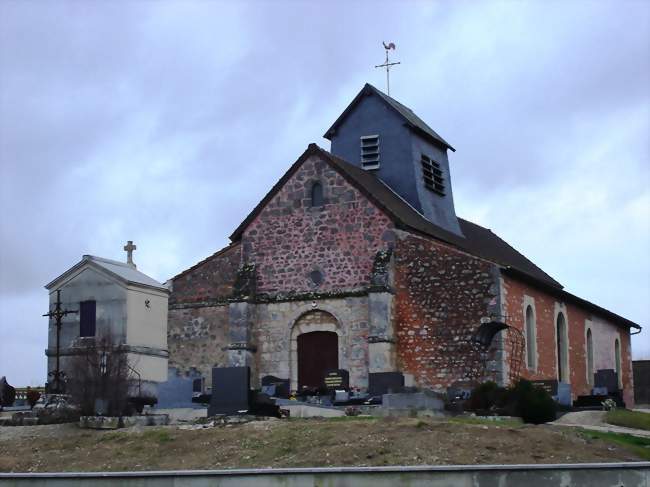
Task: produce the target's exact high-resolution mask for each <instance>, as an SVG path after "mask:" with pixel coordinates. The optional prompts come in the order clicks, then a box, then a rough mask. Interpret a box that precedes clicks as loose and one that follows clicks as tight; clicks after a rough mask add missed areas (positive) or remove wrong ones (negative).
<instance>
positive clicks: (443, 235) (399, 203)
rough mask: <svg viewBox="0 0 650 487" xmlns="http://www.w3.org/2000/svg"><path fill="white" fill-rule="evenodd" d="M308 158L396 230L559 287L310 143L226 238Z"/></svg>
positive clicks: (484, 232)
mask: <svg viewBox="0 0 650 487" xmlns="http://www.w3.org/2000/svg"><path fill="white" fill-rule="evenodd" d="M311 155H319V156H321V157H322V158H323V159H324V160H325V161H327V162H328V163H329V164H330V165H331V166H332V167H333V168H334V169H335V170H336V171H338V172H339V173H341V174H342V175H343V176H344V177H345V178H346V179H347V180H348V181H349V182H350V183H351V184H352V185H353V186H355V187H356V188H358V189H359V190H360V191H361V192H362V193H364V195H366V196H367V197H368V198H369V199H370V200H371V201H372V202H373V203H374V204H375V205H377V206H378V207H379V208H381V209H382V210H383V211H384V212H385V213H387V214H388V215H389V216H391V217H392V219H393V221H394V222H395V224H396V225H397V226H398V227H401V228H404V229H407V230H415V231H416V232H419V233H423V234H425V235H428V236H431V237H434V238H436V239H438V240H442V241H444V242H446V243H449V244H451V245H454V246H455V247H458V248H460V249H462V250H464V251H466V252H468V253H471V254H473V255H476V256H478V257H482V258H484V259H487V260H490V261H492V262H495V263H497V264H500V265H502V266H505V267H514V268H516V269H519V270H521V271H522V272H524V273H526V274H530V275H531V276H532V277H534V278H536V279H539V280H542V281H544V282H546V283H547V284H549V285H552V286H556V287H560V288H561V287H562V285H561V284H560V283H559V282H557V281H555V280H554V279H553V278H552V277H551V276H549V275H548V274H546V273H545V272H544V271H542V270H541V269H540V268H539V267H537V266H536V265H535V264H533V263H532V262H531V261H530V260H528V259H527V258H526V257H524V256H523V255H522V254H520V253H519V252H517V251H516V250H515V249H514V248H512V247H511V246H510V245H508V244H507V243H506V242H505V241H503V240H502V239H500V238H499V237H498V236H497V235H495V234H494V233H492V232H491V231H490V230H488V229H486V228H483V227H481V226H479V225H476V224H475V223H471V222H469V221H467V220H463V219H459V222H460V226H461V230H462V231H463V234H464V235H465V238H463V237H462V236H459V235H456V234H455V233H451V232H449V231H447V230H445V229H443V228H441V227H439V226H438V225H436V224H434V223H431V222H430V221H429V220H427V219H426V218H425V217H424V216H423V215H422V214H421V213H419V212H418V211H417V210H415V209H414V208H413V207H412V206H411V205H410V204H408V203H407V202H406V201H405V200H404V199H403V198H402V197H401V196H399V195H398V194H397V193H395V191H393V190H392V189H391V188H390V187H389V186H387V185H386V184H385V183H384V182H383V181H382V180H381V179H379V178H377V177H376V176H375V175H374V174H372V173H370V172H369V171H365V170H363V169H361V168H359V167H357V166H354V165H353V164H350V163H349V162H347V161H344V160H343V159H341V158H339V157H336V156H334V155H332V154H330V153H329V152H327V151H326V150H323V149H321V148H320V147H318V146H317V145H316V144H310V145H309V147H308V148H307V150H306V151H305V152H304V153H303V154H302V155H301V156H300V158H298V160H297V161H296V162H295V163H294V164H293V165H292V166H291V167H290V168H289V170H288V171H287V172H286V173H285V174H284V175H283V176H282V177H281V178H280V180H279V181H278V182H277V183H276V184H275V185H274V186H273V188H271V190H270V191H269V192H268V193H267V195H266V196H265V197H264V198H263V199H262V201H260V203H259V204H258V205H257V206H256V207H255V208H254V209H253V211H252V212H251V213H249V215H248V216H247V217H246V218H245V219H244V221H243V222H242V223H241V224H240V225H239V227H237V229H236V230H235V231H234V232H233V234H232V235H231V236H230V238H231V240H233V241H235V240H239V238H240V237H241V235H242V233H243V231H244V230H245V228H246V227H247V226H248V225H249V224H250V222H251V221H252V220H253V219H254V218H255V217H256V216H257V215H258V214H259V213H260V212H261V211H262V209H263V208H264V207H265V206H266V204H267V203H268V202H269V201H270V200H271V198H273V196H274V195H275V193H276V192H277V191H279V189H280V188H281V187H282V186H284V184H285V182H286V181H287V180H288V179H289V178H290V177H291V176H292V175H293V173H294V172H295V171H296V170H297V169H298V168H299V167H300V165H301V164H302V163H303V161H304V160H305V159H307V158H308V157H309V156H311Z"/></svg>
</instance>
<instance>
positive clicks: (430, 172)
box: [421, 154, 445, 196]
mask: <svg viewBox="0 0 650 487" xmlns="http://www.w3.org/2000/svg"><path fill="white" fill-rule="evenodd" d="M421 162H422V177H423V178H424V186H425V187H426V188H428V189H430V190H431V191H433V192H434V193H438V194H439V195H440V196H444V195H445V178H444V177H443V175H442V169H440V164H438V163H437V162H436V161H434V160H433V159H431V158H429V157H428V156H425V155H424V154H422V159H421Z"/></svg>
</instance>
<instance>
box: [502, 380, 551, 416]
mask: <svg viewBox="0 0 650 487" xmlns="http://www.w3.org/2000/svg"><path fill="white" fill-rule="evenodd" d="M508 402H509V403H510V404H512V406H513V408H514V411H515V414H516V415H517V416H519V417H521V419H523V421H524V423H532V424H541V423H547V422H549V421H554V420H555V414H556V412H557V404H556V403H555V401H554V400H553V398H552V397H551V396H550V394H549V393H548V392H546V390H545V389H543V388H541V387H535V386H533V384H532V383H531V382H530V381H527V380H525V379H521V380H520V381H519V382H517V384H516V385H515V386H514V387H513V388H512V389H511V390H510V395H509V401H508Z"/></svg>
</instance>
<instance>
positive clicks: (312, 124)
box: [0, 0, 650, 386]
mask: <svg viewBox="0 0 650 487" xmlns="http://www.w3.org/2000/svg"><path fill="white" fill-rule="evenodd" d="M382 41H387V42H394V43H395V44H396V45H397V49H396V51H395V52H394V54H393V53H391V56H392V57H393V58H394V59H395V60H398V61H400V62H401V65H399V66H397V67H396V68H394V69H393V70H392V71H391V95H392V96H393V97H394V98H396V99H398V100H399V101H401V102H402V103H404V104H405V105H407V106H409V107H410V108H412V109H413V110H414V111H415V112H416V113H417V114H418V115H419V116H420V117H421V118H422V119H423V120H425V121H426V122H427V123H428V124H429V125H430V126H431V127H432V128H433V129H434V130H436V132H438V133H439V134H441V136H442V137H444V138H445V139H446V140H447V141H449V142H450V143H451V145H453V146H454V147H455V148H456V149H457V152H455V153H451V154H450V164H451V172H452V181H453V187H454V198H455V204H456V211H457V213H458V215H459V216H462V217H463V218H466V219H469V220H471V221H474V222H476V223H478V224H480V225H483V226H485V227H488V228H490V229H492V230H493V231H494V232H495V233H497V234H498V235H500V236H501V237H502V238H504V239H505V240H507V241H508V242H509V243H510V244H511V245H513V246H514V247H515V248H516V249H518V250H519V251H521V252H522V253H524V254H525V255H526V256H527V257H529V258H530V259H531V260H533V261H534V262H535V263H536V264H538V265H539V266H540V267H542V268H543V269H544V270H545V271H546V272H548V273H549V274H550V275H551V276H553V277H554V278H555V279H557V280H559V281H560V282H561V283H562V284H564V286H565V289H567V290H568V291H569V292H572V293H574V294H577V295H579V296H581V297H583V298H585V299H588V300H590V301H592V302H595V303H597V304H599V305H600V306H603V307H605V308H607V309H609V310H612V311H614V312H616V313H617V314H620V315H622V316H624V317H626V318H628V319H631V320H633V321H635V322H637V323H639V324H640V325H642V326H644V327H646V329H645V330H644V331H643V332H642V333H641V334H640V335H637V336H635V337H633V356H634V358H635V359H641V358H646V359H650V332H649V331H648V328H650V319H649V318H650V135H649V134H650V3H648V2H646V1H639V2H634V1H629V0H628V1H625V0H624V1H613V2H609V1H604V0H602V1H593V2H581V1H572V2H559V1H548V2H541V1H540V2H534V1H528V2H515V1H509V2H465V1H455V2H416V1H405V2H399V3H392V2H381V1H379V2H378V1H374V2H361V1H352V2H350V1H328V2H307V1H305V2H299V1H289V2H287V1H285V2H281V1H278V2H273V3H271V2H261V1H259V2H227V3H222V2H217V1H194V2H192V1H183V2H180V1H157V2H154V1H139V2H136V1H131V2H126V1H115V2H99V1H95V2H82V1H52V2H36V1H30V0H26V1H22V0H21V1H11V0H0V205H1V206H0V208H1V211H0V376H2V375H6V376H7V378H8V380H9V382H10V383H11V384H13V385H16V386H25V385H38V384H42V383H43V382H44V380H45V376H46V366H45V356H44V349H45V348H46V345H47V319H46V318H43V317H42V316H41V315H42V314H43V313H45V312H47V310H48V309H47V308H48V295H47V291H46V290H45V289H44V287H43V286H44V285H45V284H47V283H48V282H50V281H51V280H52V279H54V278H55V277H57V276H58V275H60V274H61V273H62V272H64V271H65V270H67V269H68V268H69V267H71V266H72V265H74V264H75V263H77V262H78V261H79V260H80V259H81V256H82V255H83V254H93V255H99V256H103V257H107V258H113V259H118V260H124V259H125V254H124V251H123V250H122V247H123V246H124V244H125V242H126V241H127V240H133V241H135V243H136V245H137V247H138V249H137V250H136V252H135V255H134V260H135V262H136V263H137V264H138V269H139V270H142V271H143V272H146V273H147V274H149V275H150V276H152V277H154V278H155V279H157V280H159V281H165V280H167V279H169V278H170V277H173V276H174V275H176V274H178V273H179V272H181V271H182V270H184V269H186V268H187V267H189V266H191V265H193V264H195V263H196V262H197V261H199V260H201V259H203V258H205V257H206V256H208V255H210V254H212V253H213V252H215V251H216V250H218V249H220V248H221V247H223V246H225V245H227V243H228V238H227V236H228V235H230V234H231V232H232V231H233V230H234V229H235V228H236V227H237V226H238V224H239V223H240V222H241V221H242V220H243V219H244V217H245V216H246V215H247V214H248V212H249V211H250V210H251V209H252V208H253V207H254V206H255V205H256V204H257V203H258V202H259V200H260V199H261V198H262V197H263V196H264V195H265V194H266V192H267V191H268V190H269V189H270V187H271V186H272V185H273V184H274V183H275V182H276V181H277V179H279V177H280V176H281V175H282V174H283V173H284V172H285V171H286V170H287V169H288V168H289V166H290V165H291V164H292V163H293V162H294V161H295V160H296V159H297V158H298V157H299V156H300V154H301V153H302V152H303V151H304V150H305V149H306V148H307V145H308V144H309V143H311V142H315V143H317V144H319V145H320V146H321V147H323V148H326V149H329V142H328V141H327V140H325V139H323V138H322V134H323V133H324V132H325V130H326V129H327V128H328V127H329V126H330V125H331V124H332V123H333V121H334V120H335V119H336V118H337V116H338V114H340V112H341V111H342V110H343V109H344V108H345V107H346V106H347V104H348V103H349V102H350V101H351V100H352V98H353V97H354V96H355V95H356V94H357V92H358V91H359V90H360V89H361V87H362V86H363V84H364V83H366V82H369V83H371V84H373V85H375V86H377V87H378V88H380V89H382V90H383V89H385V73H384V72H382V71H381V70H379V69H375V68H374V65H376V64H381V63H382V62H383V60H384V50H383V48H382V45H381V42H382Z"/></svg>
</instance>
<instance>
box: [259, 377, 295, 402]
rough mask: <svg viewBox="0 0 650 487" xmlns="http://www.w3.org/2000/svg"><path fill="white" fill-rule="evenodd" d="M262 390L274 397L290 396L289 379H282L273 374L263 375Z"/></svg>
mask: <svg viewBox="0 0 650 487" xmlns="http://www.w3.org/2000/svg"><path fill="white" fill-rule="evenodd" d="M262 391H263V392H265V391H267V392H266V393H267V394H269V396H274V397H282V398H285V399H286V398H288V397H289V392H290V391H289V379H280V378H279V377H275V376H273V375H265V376H264V377H262Z"/></svg>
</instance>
